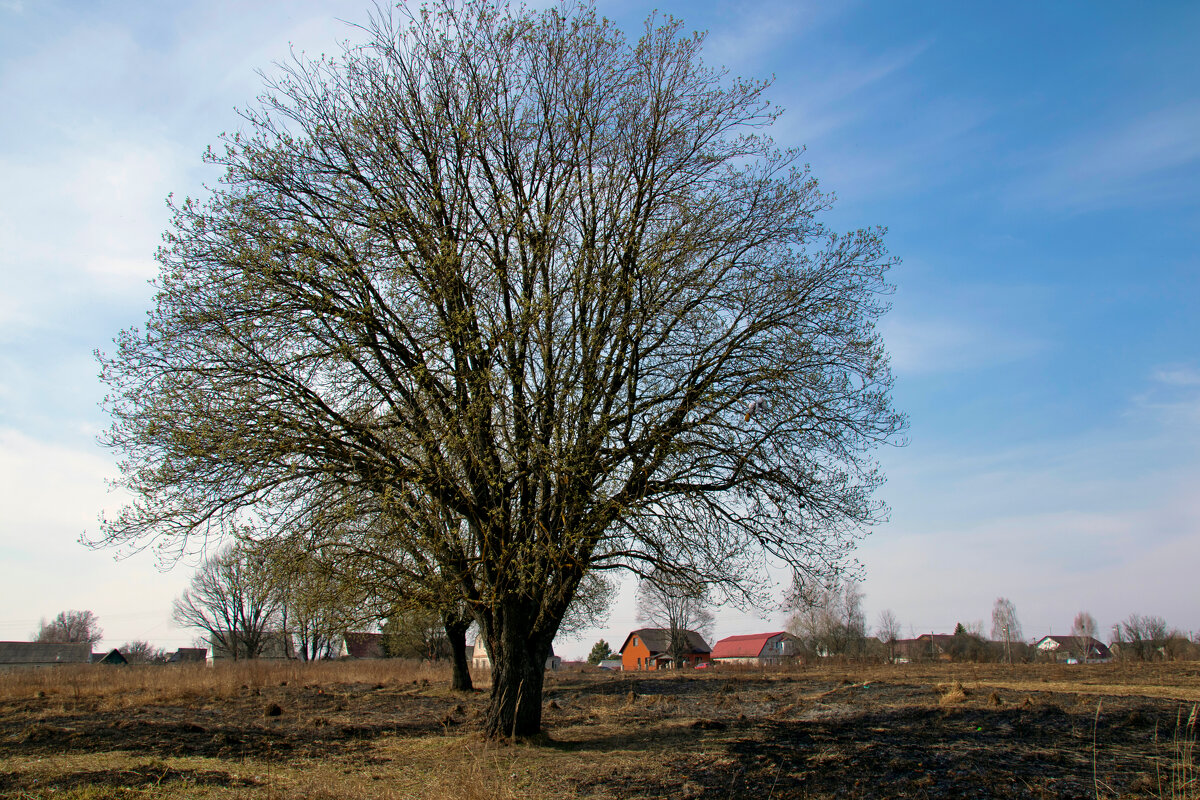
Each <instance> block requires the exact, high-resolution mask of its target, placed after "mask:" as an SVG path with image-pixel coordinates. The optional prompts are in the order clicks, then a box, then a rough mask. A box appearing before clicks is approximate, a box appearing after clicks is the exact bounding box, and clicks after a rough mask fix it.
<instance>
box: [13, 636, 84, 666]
mask: <svg viewBox="0 0 1200 800" xmlns="http://www.w3.org/2000/svg"><path fill="white" fill-rule="evenodd" d="M91 657H92V646H91V645H90V644H88V643H87V642H72V643H62V642H0V664H8V665H26V666H43V665H46V664H86V663H88V661H89V660H90V659H91Z"/></svg>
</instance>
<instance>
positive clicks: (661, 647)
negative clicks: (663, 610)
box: [620, 628, 712, 655]
mask: <svg viewBox="0 0 1200 800" xmlns="http://www.w3.org/2000/svg"><path fill="white" fill-rule="evenodd" d="M683 633H684V634H686V635H687V643H688V649H687V650H686V651H685V652H688V653H704V654H708V653H711V652H712V648H711V647H709V646H708V644H707V643H706V642H705V641H704V637H703V636H701V635H700V634H698V633H696V632H695V631H684V632H683ZM634 636H638V637H640V638H641V640H642V641H643V642H644V643H645V645H646V648H647V649H648V650H649V651H650V655H658V654H660V653H668V654H669V653H670V651H671V629H670V628H638V629H637V630H636V631H630V632H629V635H628V636H626V637H625V643H624V644H622V645H621V650H620V652H621V653H624V652H625V648H626V647H628V646H629V641H630V640H631V639H632V638H633V637H634Z"/></svg>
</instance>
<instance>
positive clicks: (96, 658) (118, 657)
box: [92, 647, 129, 667]
mask: <svg viewBox="0 0 1200 800" xmlns="http://www.w3.org/2000/svg"><path fill="white" fill-rule="evenodd" d="M92 663H93V664H107V665H108V666H110V667H124V666H127V665H128V664H129V659H127V658H125V655H124V653H122V652H121V651H120V650H118V649H117V648H115V647H114V648H113V649H112V650H109V651H108V652H107V653H92Z"/></svg>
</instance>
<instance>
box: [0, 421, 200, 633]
mask: <svg viewBox="0 0 1200 800" xmlns="http://www.w3.org/2000/svg"><path fill="white" fill-rule="evenodd" d="M113 475H115V468H114V466H113V464H112V462H111V461H110V460H109V459H107V458H105V457H104V456H103V455H102V454H101V453H100V452H99V451H98V450H96V449H95V448H94V447H92V448H85V447H79V446H72V445H63V444H55V443H47V442H44V441H40V440H38V439H35V438H33V437H30V436H27V435H25V434H23V433H21V432H19V431H14V430H12V429H8V428H0V508H3V509H4V514H3V515H0V582H3V584H4V586H5V587H6V590H7V592H8V597H9V598H10V600H11V602H8V603H7V604H6V608H5V609H4V614H3V616H2V618H0V639H23V638H24V637H25V636H26V635H28V634H29V633H30V632H32V631H33V630H34V629H35V628H36V626H37V621H38V620H39V619H40V618H41V617H52V616H53V615H54V614H56V613H58V612H59V611H62V610H65V609H70V608H75V609H91V610H92V611H94V612H95V613H96V614H97V615H98V616H99V618H100V624H101V627H102V628H104V630H105V645H106V646H107V647H113V646H116V645H118V644H120V643H121V642H123V641H126V640H129V639H134V638H148V639H151V640H153V641H157V642H160V643H163V644H170V645H172V646H174V647H179V646H182V645H185V644H187V643H188V642H189V641H190V640H191V634H190V633H186V632H180V631H176V630H174V629H173V628H171V627H170V626H169V625H168V623H167V617H168V616H169V614H170V607H171V601H172V599H173V598H174V597H175V596H177V595H178V594H179V593H180V591H182V589H183V588H184V586H185V585H186V582H187V580H188V577H189V571H188V570H186V569H178V570H174V571H171V572H168V573H164V572H160V571H159V570H158V569H156V568H155V565H154V563H153V555H152V554H151V553H141V554H138V555H134V556H130V557H129V558H126V559H122V560H120V561H115V560H114V559H113V552H112V551H93V550H89V549H87V548H85V547H84V546H82V545H81V544H80V543H79V537H80V535H81V534H83V533H84V532H85V531H87V532H89V533H90V534H95V533H96V532H97V529H98V523H97V516H98V515H99V513H100V512H101V511H102V510H103V511H106V513H112V512H114V511H116V510H117V509H118V508H119V506H120V505H121V504H122V503H123V502H124V500H125V496H124V495H123V494H121V493H110V492H109V491H108V489H107V486H106V484H105V478H106V477H111V476H113Z"/></svg>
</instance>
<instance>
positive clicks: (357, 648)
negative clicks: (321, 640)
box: [342, 633, 384, 658]
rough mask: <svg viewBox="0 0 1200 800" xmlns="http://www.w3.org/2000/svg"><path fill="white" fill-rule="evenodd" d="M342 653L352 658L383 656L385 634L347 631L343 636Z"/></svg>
mask: <svg viewBox="0 0 1200 800" xmlns="http://www.w3.org/2000/svg"><path fill="white" fill-rule="evenodd" d="M342 655H344V656H349V657H350V658H383V655H384V653H383V634H382V633H347V634H346V635H345V636H344V637H343V643H342Z"/></svg>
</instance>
